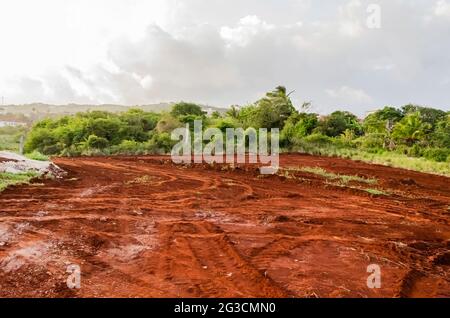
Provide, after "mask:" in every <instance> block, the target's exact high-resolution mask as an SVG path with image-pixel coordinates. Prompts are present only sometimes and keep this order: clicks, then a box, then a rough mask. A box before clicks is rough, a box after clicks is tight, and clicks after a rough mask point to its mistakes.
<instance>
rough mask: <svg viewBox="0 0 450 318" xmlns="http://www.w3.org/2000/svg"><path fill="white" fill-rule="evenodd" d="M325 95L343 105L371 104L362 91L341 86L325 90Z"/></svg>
mask: <svg viewBox="0 0 450 318" xmlns="http://www.w3.org/2000/svg"><path fill="white" fill-rule="evenodd" d="M326 93H327V94H328V95H329V96H331V97H332V98H334V99H336V100H337V101H338V102H343V103H359V104H363V105H367V104H370V103H372V102H373V99H372V97H370V96H369V95H368V94H367V93H366V92H364V91H363V90H362V89H356V88H352V87H348V86H341V87H340V88H338V89H327V90H326Z"/></svg>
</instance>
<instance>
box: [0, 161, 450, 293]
mask: <svg viewBox="0 0 450 318" xmlns="http://www.w3.org/2000/svg"><path fill="white" fill-rule="evenodd" d="M55 163H56V164H57V165H59V166H60V167H61V168H63V169H65V170H66V171H67V172H68V176H67V177H65V178H64V179H62V180H59V179H55V180H50V179H47V180H43V181H36V182H37V183H35V184H31V185H23V186H16V187H10V188H8V189H7V190H5V191H4V192H3V193H1V194H0V296H1V297H24V296H29V297H37V296H44V297H110V296H111V297H416V296H423V297H439V296H441V297H450V271H449V269H450V224H449V221H450V189H449V184H450V182H449V181H450V179H449V178H445V177H440V176H435V175H428V174H422V173H417V172H411V171H406V170H401V169H394V168H389V167H383V166H378V165H369V164H365V163H360V162H354V161H349V160H344V159H337V158H321V157H313V156H306V155H283V156H282V157H281V164H282V166H283V167H300V166H320V167H323V168H325V169H327V170H329V171H333V172H336V173H341V174H351V175H359V176H365V177H375V178H377V179H378V180H379V182H378V184H377V185H367V184H358V183H351V184H349V185H352V186H356V187H360V188H363V187H365V188H377V189H380V190H383V191H385V192H389V195H372V194H370V193H368V192H366V191H364V190H360V189H359V190H358V189H353V188H350V187H340V186H336V185H333V184H330V182H329V181H330V180H325V179H323V178H322V177H320V176H317V175H313V174H309V173H305V172H298V171H297V172H291V173H286V174H285V173H284V171H281V172H280V175H278V176H264V177H262V176H260V175H259V173H258V170H257V169H256V167H254V166H250V165H241V166H236V167H234V168H231V167H228V166H224V165H215V166H209V165H197V166H190V167H186V166H180V165H174V164H172V163H171V162H170V158H168V157H156V156H154V157H113V158H73V159H70V158H58V159H56V160H55ZM69 264H78V265H80V266H81V289H68V287H67V286H66V278H67V275H68V274H67V273H66V268H67V265H69ZM369 264H378V265H379V266H380V267H381V288H380V289H370V288H368V287H367V285H366V280H367V277H368V275H369V273H367V272H366V270H367V266H368V265H369Z"/></svg>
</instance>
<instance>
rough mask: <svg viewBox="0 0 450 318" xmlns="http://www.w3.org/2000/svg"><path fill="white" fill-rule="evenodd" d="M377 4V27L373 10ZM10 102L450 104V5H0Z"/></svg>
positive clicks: (2, 91) (390, 1)
mask: <svg viewBox="0 0 450 318" xmlns="http://www.w3.org/2000/svg"><path fill="white" fill-rule="evenodd" d="M371 3H375V4H378V5H379V6H380V8H381V26H380V28H369V27H368V24H367V20H368V18H369V20H370V21H374V20H373V19H372V20H371V18H373V15H372V14H373V12H374V11H370V12H368V10H367V9H368V6H369V4H371ZM0 15H1V18H0V95H2V96H4V99H5V104H17V103H30V102H45V103H56V104H65V103H72V102H73V103H90V104H99V103H116V104H127V105H135V104H147V103H154V102H161V101H179V100H185V101H197V102H202V103H207V104H210V105H216V106H228V105H231V104H245V103H249V102H253V101H255V100H256V99H258V98H259V97H260V96H261V95H262V94H264V92H265V91H267V90H270V89H272V88H274V87H275V86H277V85H285V86H286V87H287V88H288V90H295V93H294V94H293V98H294V101H295V102H296V103H298V104H300V103H301V102H303V101H312V102H313V105H314V110H315V111H317V112H321V113H327V112H329V111H332V110H335V109H338V108H340V109H347V110H350V111H353V112H355V113H358V114H364V112H365V111H368V110H371V109H374V108H377V107H379V106H383V105H396V106H401V105H403V104H406V103H409V102H412V103H417V104H422V105H429V106H434V107H438V108H441V109H445V110H450V54H449V52H450V0H370V1H365V0H321V1H317V0H316V1H314V0H151V1H149V0H64V1H61V0H40V1H33V0H1V1H0Z"/></svg>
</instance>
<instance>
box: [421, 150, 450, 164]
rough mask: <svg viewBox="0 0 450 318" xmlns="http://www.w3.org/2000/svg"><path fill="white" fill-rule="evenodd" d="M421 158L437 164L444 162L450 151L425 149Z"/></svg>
mask: <svg viewBox="0 0 450 318" xmlns="http://www.w3.org/2000/svg"><path fill="white" fill-rule="evenodd" d="M423 156H424V157H425V158H427V159H430V160H433V161H437V162H446V161H447V157H449V156H450V149H444V148H427V149H425V150H424V152H423Z"/></svg>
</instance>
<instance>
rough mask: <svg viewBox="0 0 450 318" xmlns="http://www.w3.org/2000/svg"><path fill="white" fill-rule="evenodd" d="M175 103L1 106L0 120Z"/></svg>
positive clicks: (157, 109) (210, 108)
mask: <svg viewBox="0 0 450 318" xmlns="http://www.w3.org/2000/svg"><path fill="white" fill-rule="evenodd" d="M174 104H175V103H159V104H148V105H135V106H124V105H114V104H102V105H81V104H67V105H50V104H42V103H33V104H24V105H3V106H0V119H3V120H14V119H16V120H21V121H27V122H33V121H35V120H39V119H42V118H46V117H59V116H64V115H71V114H75V113H79V112H86V111H93V110H100V111H109V112H114V113H115V112H124V111H127V110H128V109H130V108H140V109H142V110H144V111H149V112H150V111H152V112H162V111H170V109H171V108H172V105H174ZM200 106H201V107H202V108H203V110H204V111H218V112H220V113H224V112H226V109H224V108H219V107H214V106H208V105H200Z"/></svg>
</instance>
